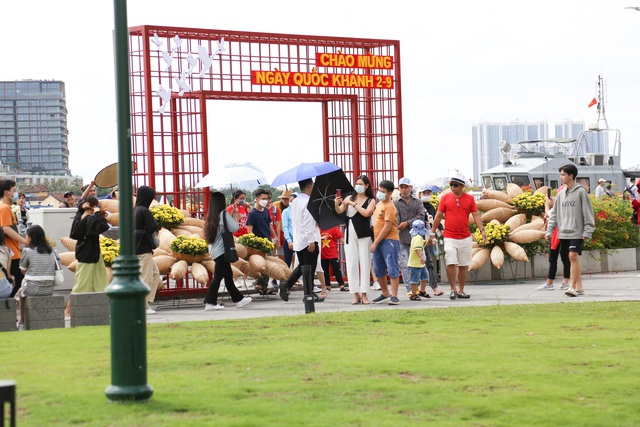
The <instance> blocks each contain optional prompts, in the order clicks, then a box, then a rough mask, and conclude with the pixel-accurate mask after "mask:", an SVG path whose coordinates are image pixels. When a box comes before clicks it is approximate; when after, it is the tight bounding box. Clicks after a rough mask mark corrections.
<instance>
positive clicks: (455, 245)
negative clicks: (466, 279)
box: [444, 236, 471, 267]
mask: <svg viewBox="0 0 640 427" xmlns="http://www.w3.org/2000/svg"><path fill="white" fill-rule="evenodd" d="M444 263H445V265H452V264H453V265H457V266H459V267H466V266H468V265H471V236H469V237H467V238H465V239H451V238H447V237H445V238H444Z"/></svg>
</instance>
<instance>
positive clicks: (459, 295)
mask: <svg viewBox="0 0 640 427" xmlns="http://www.w3.org/2000/svg"><path fill="white" fill-rule="evenodd" d="M458 298H462V299H469V298H471V295H467V294H465V293H464V291H463V292H459V293H458Z"/></svg>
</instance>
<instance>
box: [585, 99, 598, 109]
mask: <svg viewBox="0 0 640 427" xmlns="http://www.w3.org/2000/svg"><path fill="white" fill-rule="evenodd" d="M597 103H598V100H597V99H595V98H593V99H592V100H591V102H590V103H589V106H588V107H587V108H590V107H593V106H594V105H596V104H597Z"/></svg>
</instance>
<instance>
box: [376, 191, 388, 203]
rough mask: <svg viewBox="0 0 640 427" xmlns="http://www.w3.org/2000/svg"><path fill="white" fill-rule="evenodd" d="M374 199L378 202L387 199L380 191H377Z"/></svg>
mask: <svg viewBox="0 0 640 427" xmlns="http://www.w3.org/2000/svg"><path fill="white" fill-rule="evenodd" d="M376 197H377V198H378V200H380V201H381V202H382V201H383V200H385V199H386V198H387V195H386V194H385V193H383V192H382V191H378V193H377V194H376Z"/></svg>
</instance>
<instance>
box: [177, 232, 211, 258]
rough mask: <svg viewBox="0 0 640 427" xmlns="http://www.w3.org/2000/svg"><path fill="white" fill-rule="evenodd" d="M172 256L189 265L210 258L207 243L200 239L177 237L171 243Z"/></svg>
mask: <svg viewBox="0 0 640 427" xmlns="http://www.w3.org/2000/svg"><path fill="white" fill-rule="evenodd" d="M171 251H172V252H173V253H172V255H173V257H174V258H175V259H177V260H185V261H187V263H188V264H192V263H194V262H200V261H202V260H204V259H205V258H207V257H208V256H209V246H208V245H207V241H206V240H204V239H201V238H199V237H187V236H177V237H176V238H175V239H174V240H173V242H171Z"/></svg>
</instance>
